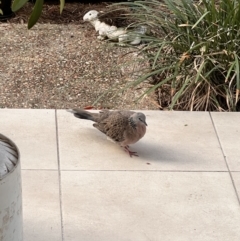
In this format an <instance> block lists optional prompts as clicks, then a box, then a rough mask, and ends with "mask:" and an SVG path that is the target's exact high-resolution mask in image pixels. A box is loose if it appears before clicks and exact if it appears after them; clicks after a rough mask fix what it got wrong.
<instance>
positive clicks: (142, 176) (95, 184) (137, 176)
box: [62, 171, 240, 241]
mask: <svg viewBox="0 0 240 241" xmlns="http://www.w3.org/2000/svg"><path fill="white" fill-rule="evenodd" d="M62 198H63V225H64V234H65V237H64V238H65V240H68V241H79V240H84V241H102V240H104V241H108V240H109V241H110V240H111V241H112V240H116V241H118V240H119V241H129V240H138V241H148V240H152V241H159V240H164V241H166V240H171V241H186V240H194V241H213V240H214V241H238V240H239V239H240V207H239V203H238V200H237V197H236V194H235V192H234V188H233V186H232V183H231V179H230V177H229V174H228V173H224V172H205V173H202V172H158V171H148V172H145V171H75V172H72V171H63V172H62Z"/></svg>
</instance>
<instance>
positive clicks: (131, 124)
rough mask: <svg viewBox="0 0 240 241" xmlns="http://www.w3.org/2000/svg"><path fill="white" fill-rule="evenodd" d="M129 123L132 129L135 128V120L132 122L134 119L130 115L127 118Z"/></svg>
mask: <svg viewBox="0 0 240 241" xmlns="http://www.w3.org/2000/svg"><path fill="white" fill-rule="evenodd" d="M129 124H130V126H131V127H132V128H133V129H136V124H135V122H134V120H133V118H132V117H130V118H129Z"/></svg>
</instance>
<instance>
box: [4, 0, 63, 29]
mask: <svg viewBox="0 0 240 241" xmlns="http://www.w3.org/2000/svg"><path fill="white" fill-rule="evenodd" d="M0 1H11V0H0ZM27 2H28V0H13V4H12V11H13V12H16V11H18V10H19V9H20V8H22V7H23V6H24V5H25V4H26V3H27ZM43 2H44V0H36V1H35V5H34V8H33V11H32V13H31V16H30V17H29V19H28V29H30V28H32V27H33V26H34V24H35V23H36V22H37V21H38V19H39V17H40V16H41V13H42V8H43ZM64 4H65V0H60V14H61V13H62V11H63V8H64ZM0 8H1V6H0Z"/></svg>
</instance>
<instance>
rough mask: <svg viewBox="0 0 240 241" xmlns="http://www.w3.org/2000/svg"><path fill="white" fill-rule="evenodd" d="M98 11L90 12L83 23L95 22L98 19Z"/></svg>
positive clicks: (84, 17)
mask: <svg viewBox="0 0 240 241" xmlns="http://www.w3.org/2000/svg"><path fill="white" fill-rule="evenodd" d="M98 13H99V12H98V11H96V10H91V11H89V12H87V13H86V14H85V15H84V16H83V21H84V22H87V21H89V22H90V21H93V20H96V19H98Z"/></svg>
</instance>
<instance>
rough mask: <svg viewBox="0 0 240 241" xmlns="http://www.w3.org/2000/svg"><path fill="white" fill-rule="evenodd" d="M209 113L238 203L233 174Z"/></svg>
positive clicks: (239, 202) (239, 201) (239, 199)
mask: <svg viewBox="0 0 240 241" xmlns="http://www.w3.org/2000/svg"><path fill="white" fill-rule="evenodd" d="M209 115H210V119H211V121H212V125H213V128H214V131H215V134H216V136H217V139H218V143H219V145H220V148H221V151H222V154H223V158H224V161H225V164H226V166H227V169H228V173H229V176H230V178H231V181H232V185H233V189H234V191H235V194H236V196H237V200H238V204H239V205H240V198H239V196H238V191H237V188H236V185H235V182H234V179H233V176H232V172H231V170H230V168H229V165H228V162H227V156H226V154H225V152H224V150H223V146H222V143H221V141H220V137H219V135H218V132H217V128H216V125H215V123H214V121H213V117H212V115H211V112H209Z"/></svg>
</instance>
